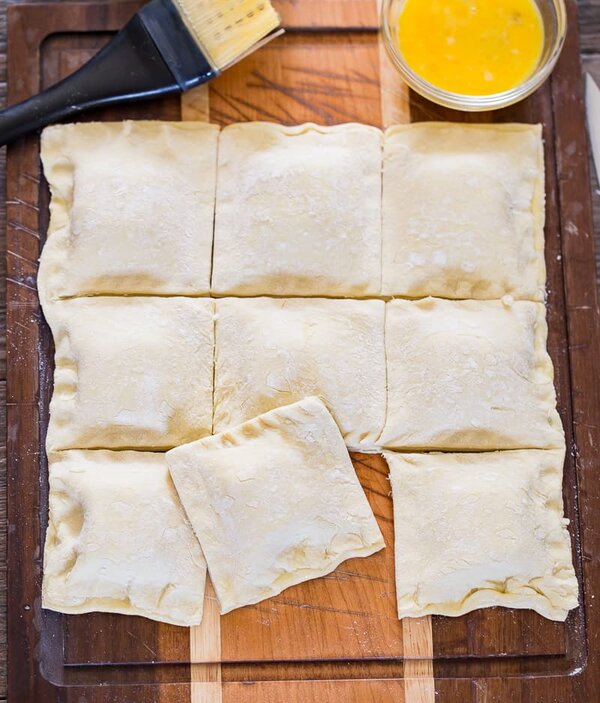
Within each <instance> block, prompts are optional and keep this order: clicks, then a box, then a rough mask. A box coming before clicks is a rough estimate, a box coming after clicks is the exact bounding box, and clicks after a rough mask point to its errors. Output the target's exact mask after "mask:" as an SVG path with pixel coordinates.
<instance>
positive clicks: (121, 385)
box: [46, 297, 214, 449]
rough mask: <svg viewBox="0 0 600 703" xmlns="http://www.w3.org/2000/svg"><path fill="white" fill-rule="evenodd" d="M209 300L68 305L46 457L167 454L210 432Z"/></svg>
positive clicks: (59, 312)
mask: <svg viewBox="0 0 600 703" xmlns="http://www.w3.org/2000/svg"><path fill="white" fill-rule="evenodd" d="M213 309H214V303H213V301H212V300H208V299H199V298H196V299H194V298H151V297H144V298H126V297H106V298H104V297H97V298H73V299H71V300H63V301H60V302H56V303H53V304H51V305H49V306H47V308H46V315H47V317H48V321H49V323H50V326H51V328H52V333H53V335H54V343H55V346H56V357H55V358H56V370H55V373H54V395H53V397H52V401H51V403H50V425H49V428H48V438H47V447H48V449H82V448H83V449H86V448H87V449H97V448H109V449H133V448H135V449H170V448H171V447H174V446H175V445H177V444H181V443H182V442H189V441H191V440H193V439H197V438H199V437H202V436H204V435H206V434H210V432H211V424H212V379H213V338H214V335H213V326H214V323H213Z"/></svg>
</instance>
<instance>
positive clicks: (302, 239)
mask: <svg viewBox="0 0 600 703" xmlns="http://www.w3.org/2000/svg"><path fill="white" fill-rule="evenodd" d="M381 142H382V134H381V132H380V130H378V129H376V128H374V127H368V126H366V125H358V124H347V125H338V126H335V127H319V126H317V125H313V124H305V125H299V126H296V127H284V126H282V125H276V124H270V123H266V122H255V123H246V124H235V125H230V126H229V127H226V128H225V129H224V130H223V131H222V133H221V137H220V142H219V165H218V187H217V206H216V217H215V245H214V269H213V277H212V290H213V292H214V293H217V294H226V295H320V296H338V295H341V296H346V295H347V296H362V295H367V294H379V292H380V285H381Z"/></svg>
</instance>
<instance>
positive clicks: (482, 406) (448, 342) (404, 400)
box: [381, 298, 564, 449]
mask: <svg viewBox="0 0 600 703" xmlns="http://www.w3.org/2000/svg"><path fill="white" fill-rule="evenodd" d="M545 314H546V311H545V309H544V306H543V304H542V303H533V302H529V301H517V302H511V301H509V300H505V301H499V300H498V301H490V300H488V301H478V300H462V301H456V300H439V299H436V298H425V299H423V300H418V301H411V300H394V301H391V302H390V303H388V304H387V307H386V355H387V372H388V403H387V418H386V424H385V429H384V431H383V433H382V436H381V444H382V445H383V446H385V447H389V448H392V449H406V448H410V449H529V448H542V449H543V448H547V447H561V446H563V444H564V436H563V431H562V425H561V422H560V418H559V416H558V413H557V411H556V397H555V393H554V385H553V368H552V362H551V360H550V357H549V356H548V353H547V352H546V336H547V327H546V316H545Z"/></svg>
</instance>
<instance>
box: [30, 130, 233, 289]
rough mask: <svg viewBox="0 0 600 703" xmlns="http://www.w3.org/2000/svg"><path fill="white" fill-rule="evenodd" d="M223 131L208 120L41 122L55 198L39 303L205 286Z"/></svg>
mask: <svg viewBox="0 0 600 703" xmlns="http://www.w3.org/2000/svg"><path fill="white" fill-rule="evenodd" d="M218 134H219V128H218V127H217V126H216V125H209V124H206V123H203V122H145V121H140V122H114V123H110V122H102V123H100V122H97V123H87V124H67V125H55V126H52V127H48V128H47V129H45V130H44V132H43V135H42V161H43V164H44V173H45V175H46V178H47V180H48V182H49V184H50V189H51V192H52V199H51V202H50V226H49V229H48V238H47V241H46V244H45V246H44V250H43V252H42V257H41V261H40V272H39V277H38V287H39V291H40V298H41V299H42V302H46V301H51V300H55V299H57V298H64V297H70V296H81V295H103V294H104V295H107V294H120V295H136V294H137V295H141V294H144V295H158V294H160V295H164V294H175V295H177V294H179V295H202V294H205V295H206V294H208V291H209V285H210V266H211V263H210V261H211V248H212V233H213V219H214V201H215V183H216V170H217V166H216V164H217V140H218Z"/></svg>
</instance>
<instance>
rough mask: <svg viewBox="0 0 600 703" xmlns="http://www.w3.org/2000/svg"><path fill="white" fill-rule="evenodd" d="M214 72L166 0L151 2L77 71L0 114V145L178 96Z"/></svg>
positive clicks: (205, 79) (169, 2)
mask: <svg viewBox="0 0 600 703" xmlns="http://www.w3.org/2000/svg"><path fill="white" fill-rule="evenodd" d="M216 73H218V71H216V69H214V68H213V67H212V66H211V65H210V64H209V62H208V61H207V59H206V58H205V57H204V55H203V53H202V52H201V51H200V49H199V47H198V46H197V45H196V43H195V41H194V39H193V38H192V36H191V35H190V33H189V31H188V30H187V28H186V26H185V24H184V23H183V21H182V20H181V18H180V16H179V14H178V12H177V10H176V9H175V8H174V6H173V4H172V3H171V0H152V2H150V3H148V5H146V6H145V7H144V8H143V9H142V10H141V11H140V13H139V14H137V15H135V16H134V17H133V19H131V20H130V21H129V23H128V24H127V25H125V27H124V28H123V29H122V30H121V31H120V32H119V33H118V34H117V35H116V36H115V38H114V39H113V40H112V41H111V42H110V43H109V44H107V45H106V46H105V47H104V48H103V49H101V50H100V51H99V52H98V54H96V56H94V58H92V59H91V60H90V61H88V63H86V64H85V65H84V66H82V67H81V68H80V69H79V70H78V71H76V72H75V73H73V74H72V75H71V76H69V77H68V78H65V79H64V80H63V81H61V82H60V83H57V84H56V85H54V86H52V87H51V88H48V90H45V91H44V92H42V93H40V94H39V95H35V96H34V97H32V98H29V99H28V100H25V101H24V102H22V103H19V104H18V105H14V106H13V107H9V108H7V109H6V110H3V111H2V112H0V146H1V145H3V144H7V143H9V142H11V141H13V140H15V139H17V138H18V137H21V136H23V135H24V134H27V132H31V131H33V130H36V129H39V128H40V127H44V126H45V125H47V124H50V123H51V122H56V121H57V120H62V119H64V118H70V117H74V116H75V115H77V114H79V113H80V112H82V111H84V110H87V109H89V108H91V107H99V106H101V105H110V104H112V103H119V102H128V101H132V100H143V99H147V98H153V97H156V96H158V95H167V94H169V93H178V92H181V91H182V90H185V89H187V88H190V87H193V86H194V85H199V84H200V83H204V82H205V81H207V80H209V79H210V78H212V77H213V76H214V75H216Z"/></svg>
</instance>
